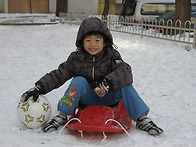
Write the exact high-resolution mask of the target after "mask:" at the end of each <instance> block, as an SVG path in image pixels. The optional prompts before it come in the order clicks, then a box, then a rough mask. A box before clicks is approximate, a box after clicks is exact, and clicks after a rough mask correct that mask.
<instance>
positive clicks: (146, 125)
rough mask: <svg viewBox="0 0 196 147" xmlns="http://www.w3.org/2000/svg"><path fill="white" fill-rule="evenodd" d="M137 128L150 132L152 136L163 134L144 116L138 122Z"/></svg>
mask: <svg viewBox="0 0 196 147" xmlns="http://www.w3.org/2000/svg"><path fill="white" fill-rule="evenodd" d="M136 128H137V129H140V130H142V131H146V132H148V133H149V134H150V135H153V136H157V135H159V134H161V133H162V132H163V130H162V129H161V128H159V127H158V126H157V125H156V124H155V123H154V122H153V121H152V120H151V119H150V118H148V117H147V116H146V115H142V116H140V117H139V118H138V120H137V122H136Z"/></svg>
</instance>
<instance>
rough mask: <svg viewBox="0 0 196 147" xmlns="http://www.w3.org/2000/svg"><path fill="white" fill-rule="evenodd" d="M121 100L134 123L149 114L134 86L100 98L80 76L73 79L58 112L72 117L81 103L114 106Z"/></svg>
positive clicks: (59, 103)
mask: <svg viewBox="0 0 196 147" xmlns="http://www.w3.org/2000/svg"><path fill="white" fill-rule="evenodd" d="M121 99H123V105H124V107H125V109H126V110H127V112H128V113H129V115H130V116H131V118H132V119H133V120H134V121H136V120H137V118H138V117H140V116H141V115H142V114H144V113H145V114H146V115H147V114H148V112H149V107H148V106H147V105H146V104H145V103H144V101H143V100H142V99H141V98H140V97H139V95H138V93H137V92H136V90H135V89H134V87H133V86H132V85H128V86H126V87H122V88H119V89H118V90H115V91H110V92H108V93H106V95H105V96H104V97H99V96H98V95H97V94H96V93H95V92H94V91H93V89H92V88H91V86H90V85H89V83H88V82H87V80H86V79H85V78H83V77H80V76H78V77H75V78H74V79H72V81H71V83H70V85H69V87H68V89H67V90H66V91H65V94H64V96H63V97H62V98H61V99H60V100H59V102H58V106H57V107H58V111H60V112H63V113H65V114H67V115H71V114H72V113H73V112H74V110H75V109H76V107H77V106H78V103H79V102H80V103H81V104H82V105H84V106H93V105H103V106H112V105H114V104H116V103H118V102H119V101H120V100H121Z"/></svg>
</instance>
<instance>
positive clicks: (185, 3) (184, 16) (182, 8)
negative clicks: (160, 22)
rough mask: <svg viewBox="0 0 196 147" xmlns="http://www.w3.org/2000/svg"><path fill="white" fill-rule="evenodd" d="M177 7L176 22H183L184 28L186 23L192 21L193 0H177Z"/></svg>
mask: <svg viewBox="0 0 196 147" xmlns="http://www.w3.org/2000/svg"><path fill="white" fill-rule="evenodd" d="M175 5H176V6H175V21H174V22H176V21H177V20H180V21H181V22H182V27H184V23H185V21H187V20H190V18H191V0H176V1H175ZM178 26H179V23H178Z"/></svg>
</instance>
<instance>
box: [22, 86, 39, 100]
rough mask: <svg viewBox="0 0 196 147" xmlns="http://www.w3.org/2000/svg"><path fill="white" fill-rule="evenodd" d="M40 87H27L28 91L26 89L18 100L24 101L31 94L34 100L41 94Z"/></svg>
mask: <svg viewBox="0 0 196 147" xmlns="http://www.w3.org/2000/svg"><path fill="white" fill-rule="evenodd" d="M41 92H42V89H41V86H40V85H36V86H35V87H33V88H31V89H29V90H28V91H26V92H25V93H23V94H22V96H21V98H20V101H21V102H26V101H27V100H28V99H29V97H31V96H33V100H34V101H36V100H37V99H38V97H39V95H40V94H41Z"/></svg>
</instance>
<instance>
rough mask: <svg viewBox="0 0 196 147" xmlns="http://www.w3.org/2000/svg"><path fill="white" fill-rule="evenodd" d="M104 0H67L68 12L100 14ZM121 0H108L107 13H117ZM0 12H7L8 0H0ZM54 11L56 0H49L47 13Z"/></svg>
mask: <svg viewBox="0 0 196 147" xmlns="http://www.w3.org/2000/svg"><path fill="white" fill-rule="evenodd" d="M16 1H21V0H16ZM104 1H105V0H68V12H86V13H91V14H102V13H103V9H104ZM121 4H122V0H110V10H109V14H118V13H119V11H120V10H119V9H120V8H121ZM0 12H4V13H9V9H8V0H0ZM55 12H56V0H49V13H55Z"/></svg>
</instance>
